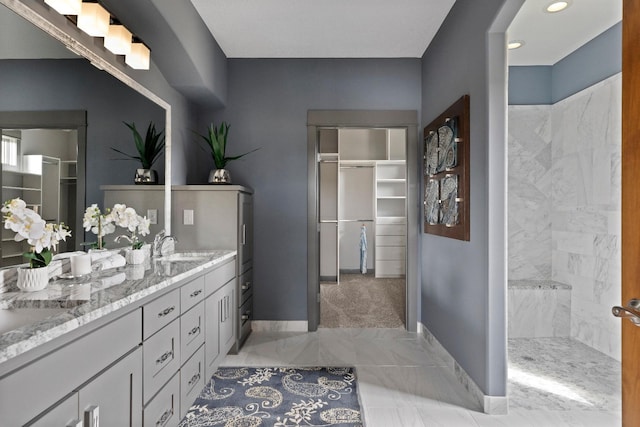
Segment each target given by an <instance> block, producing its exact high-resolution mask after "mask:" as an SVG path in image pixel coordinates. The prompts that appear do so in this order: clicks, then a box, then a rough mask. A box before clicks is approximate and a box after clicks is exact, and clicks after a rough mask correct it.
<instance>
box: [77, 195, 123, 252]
mask: <svg viewBox="0 0 640 427" xmlns="http://www.w3.org/2000/svg"><path fill="white" fill-rule="evenodd" d="M108 214H109V210H108V209H107V213H106V214H103V213H102V211H101V210H100V208H99V207H98V205H97V204H95V203H94V204H92V205H91V206H89V207H88V208H87V210H85V211H84V217H83V219H82V226H83V227H84V230H85V231H91V232H92V233H93V234H95V235H96V236H98V241H97V243H91V245H92V246H94V247H95V248H96V249H102V248H103V247H104V245H103V242H102V239H103V237H104V236H106V235H107V234H111V233H113V232H114V231H116V226H115V225H114V224H113V221H112V220H111V219H110V218H108Z"/></svg>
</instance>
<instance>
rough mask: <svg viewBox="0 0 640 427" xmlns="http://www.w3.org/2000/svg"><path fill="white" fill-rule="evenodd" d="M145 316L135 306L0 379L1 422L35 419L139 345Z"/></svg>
mask: <svg viewBox="0 0 640 427" xmlns="http://www.w3.org/2000/svg"><path fill="white" fill-rule="evenodd" d="M141 330H142V316H141V315H140V310H135V311H133V312H131V313H129V314H127V315H125V316H123V317H121V318H119V319H117V320H114V321H113V322H111V323H109V324H107V325H105V326H103V327H101V328H100V329H97V330H95V331H91V332H90V333H89V334H87V335H85V336H83V337H80V338H78V339H77V340H76V341H73V342H71V343H68V344H67V345H65V346H64V347H61V348H60V349H58V350H55V351H54V352H52V353H50V354H48V355H47V356H46V357H44V358H41V359H38V360H36V361H34V362H33V363H30V364H29V365H27V366H25V367H24V368H21V369H19V370H17V371H15V372H14V373H12V374H10V375H8V376H6V377H4V378H2V379H1V380H0V414H2V415H1V416H0V425H7V426H18V425H20V426H21V425H23V424H25V423H26V422H27V421H29V420H31V419H33V418H34V417H35V416H36V415H38V414H40V413H41V412H43V411H44V410H45V409H47V408H49V407H50V406H51V405H53V404H54V403H55V402H57V401H58V400H60V399H61V398H63V397H64V396H65V395H66V394H67V393H70V392H71V391H72V390H74V389H76V388H77V387H79V386H80V385H81V384H82V383H84V382H86V381H87V380H89V379H90V378H91V377H93V376H94V375H95V374H96V372H100V371H101V370H103V369H104V368H106V367H107V366H109V365H110V364H112V363H113V362H115V361H116V360H118V358H120V357H122V356H123V355H124V354H126V353H127V352H129V351H130V350H131V349H133V348H135V347H136V346H137V345H140V331H141Z"/></svg>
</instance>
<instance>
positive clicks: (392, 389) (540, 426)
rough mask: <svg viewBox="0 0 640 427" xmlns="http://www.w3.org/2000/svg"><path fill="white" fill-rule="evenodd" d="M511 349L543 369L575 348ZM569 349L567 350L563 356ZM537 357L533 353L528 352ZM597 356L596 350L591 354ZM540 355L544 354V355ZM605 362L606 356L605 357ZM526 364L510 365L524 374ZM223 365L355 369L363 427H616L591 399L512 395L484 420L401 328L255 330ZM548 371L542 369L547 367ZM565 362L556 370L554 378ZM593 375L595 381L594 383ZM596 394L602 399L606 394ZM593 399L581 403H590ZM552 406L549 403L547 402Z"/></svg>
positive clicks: (607, 405) (586, 364)
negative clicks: (503, 410) (504, 408)
mask: <svg viewBox="0 0 640 427" xmlns="http://www.w3.org/2000/svg"><path fill="white" fill-rule="evenodd" d="M512 345H514V349H513V352H514V354H516V355H523V356H526V355H527V354H536V355H538V356H540V359H539V360H543V361H544V363H546V364H547V365H548V364H549V363H554V362H553V358H554V357H555V356H554V354H555V352H557V351H558V352H560V353H559V356H560V357H567V354H568V353H563V351H571V348H574V349H575V348H576V347H575V346H573V347H572V346H571V345H570V344H568V345H567V346H566V347H563V345H562V344H558V345H554V346H552V347H551V348H550V349H549V351H548V354H547V353H545V352H544V351H543V350H542V349H541V347H540V346H535V345H534V344H531V346H525V345H519V344H518V343H513V342H512V341H510V348H511V346H512ZM567 348H568V350H567ZM530 352H535V353H530ZM596 353H597V352H596ZM543 354H547V355H546V356H544V357H542V355H543ZM605 357H606V356H605ZM526 361H527V359H523V362H516V364H515V366H516V367H520V368H521V369H522V368H525V369H526V363H524V362H526ZM577 362H578V363H576V364H573V367H575V366H577V365H581V368H584V371H582V372H581V375H582V374H584V372H597V373H603V374H604V375H610V374H611V375H613V373H614V370H611V371H610V370H608V368H602V367H595V365H597V363H595V362H590V359H580V360H578V361H577ZM222 365H223V366H311V365H322V366H330V365H334V366H355V367H356V370H357V373H358V384H359V387H360V399H361V405H362V409H363V414H364V419H365V426H366V427H395V426H398V427H414V426H415V427H432V426H447V427H458V426H461V427H464V426H472V427H484V426H508V427H529V426H531V427H545V426H550V427H551V426H552V427H555V426H560V427H581V426H585V427H587V426H588V427H609V426H611V427H613V426H616V427H617V426H620V410H619V401H618V403H616V400H615V398H611V399H601V400H597V399H596V401H597V404H596V405H594V406H588V405H585V404H584V403H582V404H575V405H569V404H567V405H565V406H562V408H563V409H559V408H558V407H555V408H550V409H549V408H536V407H535V406H534V405H528V404H527V403H526V401H527V399H530V398H531V396H530V395H527V394H526V393H524V392H523V391H522V390H520V391H518V390H514V389H513V388H512V384H511V383H510V387H511V388H510V390H512V393H514V395H513V399H512V401H511V409H510V411H509V415H493V416H491V415H486V414H483V413H482V412H481V407H480V404H479V403H478V402H477V401H475V400H474V399H473V398H471V397H470V396H469V395H468V394H467V392H466V390H465V389H464V387H463V386H462V385H460V383H459V382H458V381H457V380H456V378H455V376H454V374H453V373H452V372H451V370H450V369H449V368H448V367H447V366H446V363H445V361H444V360H443V359H442V358H441V357H440V356H439V355H438V354H437V352H436V351H435V349H434V348H433V347H431V346H430V345H429V344H428V343H427V342H426V341H425V340H424V339H422V338H421V337H419V336H418V335H417V334H415V333H411V332H407V331H404V330H402V329H319V330H318V331H317V332H312V333H306V332H254V333H252V335H251V336H250V337H249V338H248V340H247V342H246V343H245V345H244V347H243V348H242V350H241V351H240V352H239V354H237V355H228V356H227V357H226V358H225V360H224V361H223V363H222ZM545 366H546V365H545ZM571 366H572V365H571V363H569V362H567V364H565V365H562V366H561V367H559V368H558V369H559V371H560V372H564V370H565V369H569V368H571ZM596 378H599V377H595V378H594V379H593V382H598V379H596ZM604 392H605V390H602V391H601V393H604ZM590 398H591V397H587V399H590ZM551 400H553V398H552V399H551Z"/></svg>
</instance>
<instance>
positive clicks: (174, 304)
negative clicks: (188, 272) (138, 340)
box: [142, 289, 180, 340]
mask: <svg viewBox="0 0 640 427" xmlns="http://www.w3.org/2000/svg"><path fill="white" fill-rule="evenodd" d="M178 316H180V290H179V289H176V290H173V291H171V292H169V293H168V294H165V295H163V296H161V297H160V298H158V299H156V300H153V301H151V302H149V303H147V304H145V305H144V306H143V307H142V329H143V333H142V338H143V339H145V340H146V339H147V338H149V337H150V336H151V335H153V334H155V333H156V332H157V331H159V330H160V329H161V328H162V327H163V326H164V325H167V324H169V322H171V321H172V320H173V319H176V318H177V317H178Z"/></svg>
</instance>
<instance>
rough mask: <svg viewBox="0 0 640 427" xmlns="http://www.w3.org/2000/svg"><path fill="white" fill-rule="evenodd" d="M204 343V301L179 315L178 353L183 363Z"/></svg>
mask: <svg viewBox="0 0 640 427" xmlns="http://www.w3.org/2000/svg"><path fill="white" fill-rule="evenodd" d="M203 343H204V301H202V302H200V303H198V305H196V306H195V307H193V308H192V309H191V310H189V311H187V312H186V313H184V314H183V315H182V316H181V317H180V355H181V357H182V363H184V362H185V361H186V360H187V359H188V358H189V357H191V355H192V354H193V352H194V351H195V350H196V349H197V348H198V347H200V346H201V345H202V344H203Z"/></svg>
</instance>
